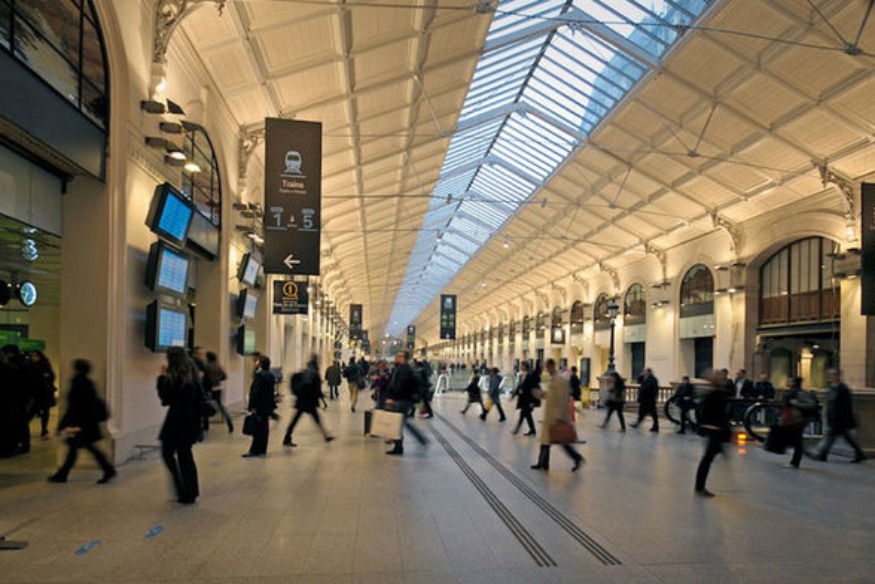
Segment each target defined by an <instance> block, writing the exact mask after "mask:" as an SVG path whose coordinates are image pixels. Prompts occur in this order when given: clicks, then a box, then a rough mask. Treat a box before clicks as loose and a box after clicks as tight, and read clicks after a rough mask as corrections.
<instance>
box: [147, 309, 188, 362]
mask: <svg viewBox="0 0 875 584" xmlns="http://www.w3.org/2000/svg"><path fill="white" fill-rule="evenodd" d="M187 341H188V311H187V310H186V309H185V308H179V307H176V306H170V305H168V304H163V303H161V302H159V301H157V300H154V301H152V303H151V304H149V306H148V307H147V308H146V347H148V348H149V349H151V350H152V351H153V352H156V353H157V352H163V351H166V350H167V349H169V348H170V347H185V346H186V344H187Z"/></svg>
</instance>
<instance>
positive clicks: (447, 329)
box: [441, 294, 456, 340]
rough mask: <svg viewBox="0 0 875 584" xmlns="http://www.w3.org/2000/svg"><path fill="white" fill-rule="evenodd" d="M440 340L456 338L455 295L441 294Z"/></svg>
mask: <svg viewBox="0 0 875 584" xmlns="http://www.w3.org/2000/svg"><path fill="white" fill-rule="evenodd" d="M441 338H442V339H450V340H454V339H455V338H456V295H455V294H441Z"/></svg>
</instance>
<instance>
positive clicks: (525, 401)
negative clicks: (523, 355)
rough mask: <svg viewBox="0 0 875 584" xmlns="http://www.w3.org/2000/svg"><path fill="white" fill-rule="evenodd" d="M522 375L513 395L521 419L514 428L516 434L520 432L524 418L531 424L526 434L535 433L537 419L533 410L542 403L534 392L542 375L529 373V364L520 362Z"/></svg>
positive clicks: (531, 434)
mask: <svg viewBox="0 0 875 584" xmlns="http://www.w3.org/2000/svg"><path fill="white" fill-rule="evenodd" d="M520 375H522V380H521V381H520V384H519V385H518V386H517V388H516V390H515V391H514V392H513V395H511V397H513V396H516V398H517V399H516V409H518V410H519V411H520V419H519V420H518V421H517V423H516V428H514V429H513V433H514V434H519V431H520V428H521V427H522V425H523V420H525V421H526V423H527V424H528V425H529V431H528V432H526V433H525V434H524V436H534V435H535V421H534V420H533V419H532V411H534V409H535V408H536V407H537V406H539V405H541V401H540V400H539V399H538V398H536V397H535V396H534V395H533V394H532V392H533V390H535V389H538V387H539V386H540V377H541V376H540V375H539V373H538V372H537V371H536V372H535V373H529V366H528V364H526V363H525V362H523V363H520Z"/></svg>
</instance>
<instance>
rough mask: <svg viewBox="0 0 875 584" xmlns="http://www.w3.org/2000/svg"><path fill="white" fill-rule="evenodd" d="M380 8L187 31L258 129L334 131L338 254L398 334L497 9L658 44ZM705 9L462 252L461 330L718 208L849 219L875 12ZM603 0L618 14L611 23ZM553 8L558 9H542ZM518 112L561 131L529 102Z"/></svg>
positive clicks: (447, 6)
mask: <svg viewBox="0 0 875 584" xmlns="http://www.w3.org/2000/svg"><path fill="white" fill-rule="evenodd" d="M379 4H380V7H375V6H371V7H368V6H366V3H365V2H353V1H348V2H328V1H326V2H296V1H294V0H273V1H271V0H248V1H239V0H230V1H229V2H228V3H227V5H226V8H225V11H224V12H225V13H224V16H222V17H217V16H216V14H215V13H214V12H213V11H208V10H199V11H196V12H194V13H192V15H191V16H190V17H189V18H188V19H187V20H186V21H185V22H184V24H183V30H184V36H185V42H190V43H191V44H192V45H193V46H194V48H195V49H196V50H197V53H198V55H199V56H200V58H201V59H202V60H203V63H204V65H205V68H206V70H207V71H208V72H209V74H210V75H211V76H212V77H213V80H214V81H215V83H216V86H217V87H218V88H219V90H220V92H221V94H222V97H223V99H224V100H225V102H226V103H227V105H228V107H229V108H230V110H231V112H232V113H233V115H234V116H235V117H236V119H237V121H238V122H239V124H240V125H241V127H242V128H243V129H244V130H249V129H253V128H257V127H259V126H260V125H261V124H262V120H263V118H264V117H265V116H286V117H295V118H297V119H308V120H319V121H322V122H323V125H324V130H325V138H324V144H323V148H324V152H325V160H324V166H323V168H324V171H323V176H324V180H323V193H324V194H325V198H324V203H323V229H324V241H323V248H327V249H329V250H330V254H331V255H330V259H329V262H328V269H329V270H332V271H334V272H335V273H336V275H337V277H338V278H339V279H341V280H342V281H343V282H344V284H345V287H346V289H347V291H348V298H349V300H351V301H354V302H361V303H363V304H364V305H365V327H366V328H369V329H370V330H371V334H372V336H373V335H375V334H378V333H379V332H381V331H382V329H383V326H384V325H385V324H387V323H388V324H389V327H392V326H393V325H392V322H390V315H391V314H392V310H393V307H396V305H400V304H399V303H401V302H403V301H404V294H403V289H402V288H404V287H405V286H409V285H410V283H411V282H410V281H407V282H406V283H405V276H406V275H407V274H408V269H409V267H410V266H411V265H413V266H414V267H415V266H416V262H423V263H425V262H427V261H428V258H429V257H431V255H433V254H429V255H428V256H422V259H417V258H418V257H419V256H415V255H414V256H411V253H412V252H413V251H414V250H415V249H416V248H417V241H418V240H420V239H421V238H422V237H423V235H420V234H421V229H422V228H423V221H424V218H425V217H426V213H427V211H428V210H429V209H430V208H431V209H432V211H434V209H435V207H434V201H433V199H432V194H433V193H434V192H435V190H436V188H438V186H439V179H440V178H441V172H442V169H443V168H444V165H445V163H446V162H448V161H449V157H448V155H447V152H448V150H449V149H450V145H451V141H452V140H453V138H454V136H456V135H459V134H460V133H461V132H462V131H463V130H464V129H465V128H466V126H465V125H464V124H465V122H466V121H465V120H464V119H460V113H461V112H462V110H463V107H464V105H465V98H466V95H467V93H468V87H469V84H470V83H471V81H472V78H473V77H474V74H475V69H476V68H477V66H478V65H477V64H478V59H479V57H480V55H481V53H483V52H484V48H485V49H486V54H487V55H488V54H489V49H490V48H491V47H490V46H489V45H488V44H487V46H486V47H484V43H485V41H486V38H487V33H488V31H489V28H490V25H492V23H493V20H495V21H496V22H498V20H499V19H500V18H501V17H502V15H503V14H504V15H505V17H506V18H507V17H509V16H510V15H508V14H507V13H508V12H515V13H516V14H517V16H519V15H524V16H525V18H519V19H518V20H520V21H525V22H524V23H522V24H520V25H519V27H518V28H519V29H522V28H525V27H538V28H539V29H541V30H540V32H538V33H537V34H544V35H552V36H553V37H554V38H566V39H568V40H569V42H571V41H573V40H574V39H575V38H580V37H582V36H583V35H586V34H590V35H594V36H595V38H597V39H598V40H601V41H604V42H607V41H613V42H614V43H615V47H619V48H620V51H619V52H620V54H623V55H627V56H628V55H631V56H632V57H636V58H637V57H641V56H642V55H643V53H645V51H641V48H640V47H639V48H638V49H637V51H636V49H635V47H623V46H622V39H621V38H613V39H612V38H610V37H611V34H610V33H611V30H613V32H614V33H615V34H614V36H615V37H620V36H623V35H624V34H625V36H626V37H627V38H626V40H627V42H632V41H634V39H632V37H631V34H632V33H631V30H630V31H629V32H628V33H624V32H623V30H622V29H620V28H619V26H620V24H619V23H620V22H621V20H622V19H623V18H632V14H631V12H630V10H631V8H630V6H632V4H631V3H630V2H626V1H620V0H602V1H601V2H595V0H593V1H592V2H549V1H545V2H519V1H516V2H513V1H511V2H501V3H499V4H498V6H497V8H496V6H495V3H494V2H493V3H492V4H491V10H481V11H477V10H475V8H476V5H477V4H478V3H476V2H464V1H454V2H434V1H424V0H423V1H418V2H403V3H401V2H398V3H394V2H382V3H379ZM390 4H398V6H397V7H387V6H388V5H390ZM402 4H403V6H402ZM479 4H481V5H482V4H483V3H479ZM643 4H644V6H645V7H654V5H662V4H663V3H661V2H645V3H643ZM666 4H667V5H672V6H679V7H683V6H685V5H686V6H689V5H690V4H691V3H688V2H680V1H678V2H674V3H671V2H668V3H666ZM702 4H711V6H710V7H708V8H707V9H706V10H705V12H704V16H703V19H702V20H700V21H697V22H696V23H695V24H694V26H691V27H686V26H676V27H675V28H673V29H672V30H673V31H674V32H675V33H676V34H677V35H679V36H680V37H681V39H680V42H679V43H678V45H677V46H676V48H674V49H667V50H666V51H665V52H664V54H661V55H656V56H655V58H652V59H643V61H644V65H645V68H644V70H643V71H642V73H641V75H640V79H639V80H638V84H637V85H636V86H635V87H634V88H633V89H632V90H631V92H630V93H629V94H628V95H626V96H625V97H623V98H621V99H620V100H619V101H618V102H617V104H616V105H615V106H614V107H612V108H610V111H608V112H606V113H605V114H604V115H603V116H601V117H600V118H599V119H598V120H597V121H596V124H595V125H593V126H592V127H584V125H582V124H581V125H580V126H578V128H577V130H578V133H577V135H572V137H571V141H572V142H574V144H573V148H572V149H571V156H570V158H568V159H567V160H565V161H563V162H561V163H560V164H559V165H558V166H557V167H556V168H555V170H553V171H550V172H548V173H547V174H546V178H545V179H544V180H543V181H542V182H541V184H538V185H537V188H536V189H535V190H534V191H533V192H532V193H531V194H529V195H526V197H528V198H523V199H522V200H521V201H517V203H521V205H520V208H519V210H518V211H517V210H514V211H513V212H512V213H510V214H509V215H507V217H506V218H504V219H503V220H502V221H501V222H499V224H498V225H496V226H495V228H494V229H493V230H492V231H491V232H490V233H489V237H488V238H486V239H483V238H479V237H478V238H475V241H476V243H477V247H476V248H473V247H469V246H464V249H461V250H460V251H463V252H465V254H466V256H467V257H466V260H465V263H464V264H463V265H461V266H459V270H458V271H457V272H456V273H454V274H453V275H452V277H451V278H449V280H447V283H446V284H445V285H444V284H443V282H441V284H440V286H441V287H442V289H444V290H446V291H447V292H449V293H454V294H458V295H459V310H460V313H459V320H460V322H464V321H465V320H466V319H471V318H473V317H475V316H478V315H481V314H483V313H485V312H487V311H488V310H491V309H492V308H494V307H495V306H498V305H500V304H503V303H506V302H507V301H509V300H512V299H513V298H515V297H518V296H519V295H521V294H523V293H525V292H528V291H530V290H532V289H534V288H539V287H543V286H547V285H549V284H550V283H551V282H553V281H555V280H556V279H558V278H562V277H567V276H568V275H569V274H571V273H577V272H581V271H582V270H586V269H587V268H590V267H592V266H595V265H597V264H599V263H605V264H608V265H611V266H613V267H619V266H622V265H623V264H625V263H628V262H631V261H636V260H638V259H640V258H641V257H642V254H643V253H644V249H645V246H649V247H651V248H655V249H662V250H664V249H669V248H671V247H673V246H676V245H679V244H681V243H683V242H685V241H690V240H692V239H694V238H696V237H699V236H701V235H702V234H704V233H708V232H710V231H713V230H714V229H715V219H716V221H717V222H718V223H719V222H726V223H729V224H734V223H739V222H744V221H747V220H750V219H753V218H755V217H757V216H759V215H762V214H764V213H767V212H770V211H772V210H775V209H778V208H786V210H787V211H786V212H788V213H789V212H792V209H793V208H794V207H793V205H794V204H799V203H801V202H802V201H804V200H805V199H806V198H809V197H811V196H813V195H817V194H820V193H822V192H823V191H825V190H835V191H836V195H835V210H836V212H839V213H845V212H847V209H846V207H845V206H844V205H845V203H844V201H843V200H842V197H841V196H840V194H839V190H838V189H835V188H834V187H833V186H831V185H825V184H824V182H823V181H822V178H821V172H820V169H819V168H818V167H819V166H821V165H823V164H827V165H828V168H829V169H830V172H832V173H833V174H834V175H835V176H837V177H842V178H845V179H848V180H849V181H856V180H859V179H860V178H861V177H864V176H866V175H869V174H871V173H873V171H875V148H873V144H872V141H873V129H875V106H873V105H872V104H873V103H875V102H873V100H872V99H871V96H872V95H873V94H875V82H873V65H875V57H873V56H872V55H870V54H869V52H868V50H871V51H872V52H873V54H875V33H873V31H872V27H873V26H875V23H869V25H868V26H863V23H864V22H865V16H866V13H867V10H868V9H869V5H870V3H869V2H865V1H862V0H859V1H842V0H820V1H818V0H812V1H810V2H809V1H807V0H760V1H757V2H750V1H746V0H723V1H720V0H717V1H715V2H713V3H702ZM578 6H579V7H583V8H589V10H587V11H585V14H586V15H587V18H581V22H579V23H575V22H572V21H569V20H568V19H567V18H566V20H562V15H563V14H568V13H570V14H572V15H575V14H577V12H575V10H572V8H573V9H578ZM594 6H600V7H601V9H609V8H612V7H613V8H616V11H615V13H614V14H613V15H609V14H606V13H604V12H598V14H595V15H594V14H592V13H593V12H595V10H594V9H593V8H592V7H594ZM481 7H482V6H481ZM545 7H546V8H545ZM547 8H550V9H556V10H558V11H559V14H560V17H556V15H555V14H553V13H551V14H549V15H548V16H549V18H547V17H539V18H536V17H534V16H533V15H535V14H537V13H539V12H540V11H544V10H545V9H547ZM496 10H497V12H496ZM503 11H504V12H503ZM657 12H658V10H657ZM873 20H875V19H873ZM611 25H613V29H611ZM606 26H607V27H608V29H611V30H605V29H604V27H606ZM600 27H601V28H600ZM515 30H516V29H515ZM598 32H601V33H602V34H601V35H599V34H595V33H598ZM572 33H573V34H572ZM518 37H519V38H517V39H515V41H514V42H515V43H518V44H516V45H508V46H509V47H512V46H515V47H518V48H519V50H520V51H522V50H524V48H525V46H527V45H526V43H531V42H532V39H534V38H537V37H536V36H535V32H534V31H533V32H532V34H531V35H526V34H519V35H518ZM588 42H593V41H588ZM541 56H542V57H543V53H542V54H541ZM644 56H645V57H646V55H644ZM508 62H509V63H511V62H512V61H508ZM498 74H499V75H501V76H506V77H508V78H509V77H511V76H512V75H514V71H513V70H512V68H511V67H508V68H507V70H506V71H500V72H499V73H498ZM575 76H580V77H583V76H584V72H583V71H582V70H581V71H574V70H570V71H568V72H567V76H566V77H564V78H560V79H557V80H556V81H555V83H554V85H555V86H556V87H557V88H558V87H560V86H561V85H562V83H565V84H568V83H569V82H570V81H574V80H576V79H577V77H575ZM557 99H558V98H557ZM578 101H580V98H578ZM502 115H504V116H509V115H515V116H517V117H522V118H523V119H525V118H526V116H528V118H536V119H538V120H539V121H543V118H538V115H537V112H534V113H533V112H532V111H531V110H529V111H525V110H524V109H523V110H516V111H514V112H504V113H503V114H502ZM503 119H504V120H506V119H507V118H506V117H505V118H503ZM486 123H487V124H488V123H489V122H488V121H487V122H486ZM475 162H477V163H480V164H481V165H484V164H485V166H484V168H483V171H484V172H489V168H490V167H495V166H496V165H497V166H499V167H500V166H501V161H496V160H494V159H493V160H483V159H482V154H481V159H473V160H472V164H473V163H475ZM490 162H491V164H489V163H490ZM459 164H464V162H461V163H459ZM465 196H469V197H471V201H472V202H476V201H475V199H474V198H473V197H474V195H470V194H469V195H466V193H465V192H461V193H457V194H456V196H454V197H455V198H454V199H453V201H452V203H453V204H454V206H456V205H459V204H460V203H462V198H464V197H465ZM481 196H483V195H482V194H481ZM491 198H494V197H492V196H491V195H490V196H489V197H484V201H481V202H484V203H485V202H486V201H485V200H486V199H491ZM489 204H494V203H491V202H489ZM468 215H470V213H468ZM475 215H476V213H475ZM452 216H453V213H452V212H451V213H450V217H452ZM444 219H446V218H444ZM481 219H485V217H481ZM425 227H426V229H428V228H431V227H432V226H431V224H427V225H425ZM434 229H435V232H434V234H433V235H428V237H433V238H434V240H436V239H437V237H438V234H440V235H441V237H442V238H443V237H446V236H445V235H444V233H445V232H446V229H447V227H446V226H444V227H443V228H441V227H440V226H437V227H434ZM422 233H423V234H427V233H428V231H422ZM496 234H497V236H496ZM484 242H485V243H484ZM430 243H431V242H430ZM434 247H435V246H434V245H432V248H434ZM455 247H456V248H459V247H460V245H458V244H457V245H456V246H455ZM411 257H413V260H414V261H413V262H411V261H410V260H411ZM425 278H426V279H427V278H428V273H427V271H426V274H425ZM484 279H485V283H486V287H483V283H484ZM399 292H401V294H399ZM430 293H434V294H436V293H439V290H438V292H434V291H433V290H432V291H431V292H430ZM414 296H415V295H414ZM416 300H417V302H418V303H419V304H422V305H423V306H424V310H420V306H418V305H417V306H415V307H414V308H415V310H413V311H412V312H410V314H414V313H415V315H416V316H410V318H416V322H415V323H416V324H417V326H418V330H419V332H420V334H424V335H426V336H428V337H430V338H431V340H432V341H435V340H437V335H436V332H437V330H436V329H437V317H438V308H437V303H436V302H435V301H433V298H417V299H416ZM406 324H408V323H407V322H398V324H397V325H396V326H397V327H398V328H399V329H400V328H401V327H403V326H404V325H406Z"/></svg>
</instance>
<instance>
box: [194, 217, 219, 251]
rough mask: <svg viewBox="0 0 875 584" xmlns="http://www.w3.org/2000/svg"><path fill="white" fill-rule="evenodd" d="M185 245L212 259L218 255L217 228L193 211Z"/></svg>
mask: <svg viewBox="0 0 875 584" xmlns="http://www.w3.org/2000/svg"><path fill="white" fill-rule="evenodd" d="M186 246H187V247H188V248H189V249H192V250H194V251H196V252H198V253H200V254H203V255H205V256H206V257H207V258H209V259H214V258H215V257H216V256H218V255H219V228H218V227H217V226H216V225H213V224H212V223H211V222H210V220H209V219H207V218H206V217H204V216H203V215H202V214H201V213H195V214H194V215H193V216H192V219H191V227H190V228H189V230H188V240H187V241H186Z"/></svg>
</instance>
